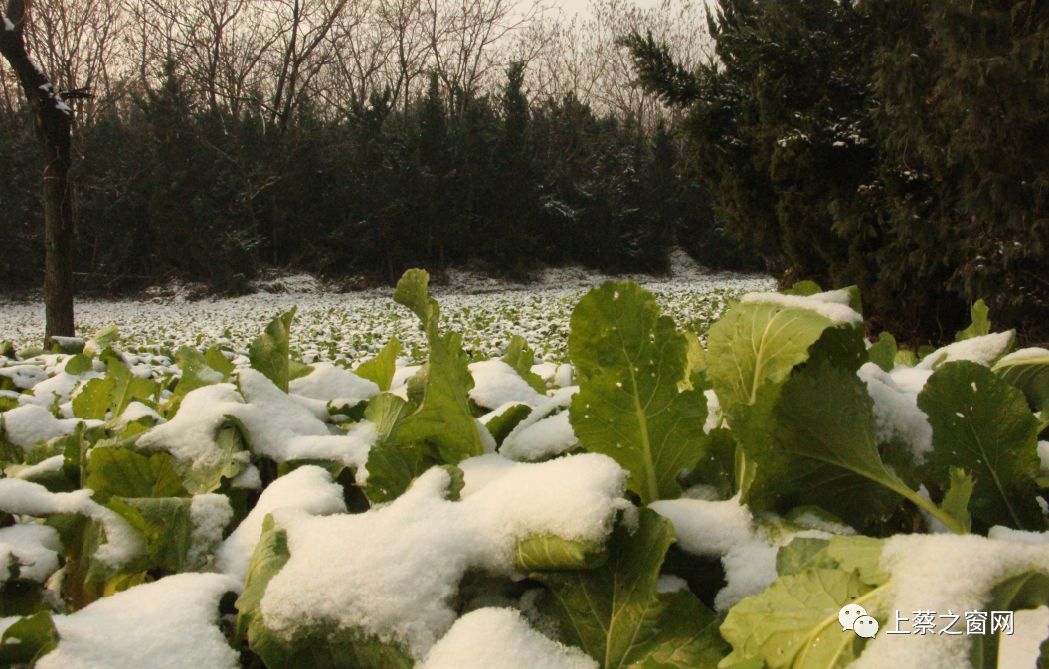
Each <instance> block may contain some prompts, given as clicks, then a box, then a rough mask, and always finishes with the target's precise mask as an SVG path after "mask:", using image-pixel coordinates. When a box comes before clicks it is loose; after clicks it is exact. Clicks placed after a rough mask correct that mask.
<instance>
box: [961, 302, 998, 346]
mask: <svg viewBox="0 0 1049 669" xmlns="http://www.w3.org/2000/svg"><path fill="white" fill-rule="evenodd" d="M971 313H972V323H971V324H970V325H969V327H967V328H965V329H964V330H959V331H958V332H956V333H955V335H954V340H955V341H964V340H966V339H972V338H973V337H982V336H983V335H986V334H990V333H991V319H990V318H989V317H988V314H989V313H990V310H989V309H988V308H987V304H986V303H985V302H984V301H983V300H976V302H975V303H974V304H973V306H972V311H971Z"/></svg>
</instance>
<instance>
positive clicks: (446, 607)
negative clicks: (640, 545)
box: [260, 454, 627, 658]
mask: <svg viewBox="0 0 1049 669" xmlns="http://www.w3.org/2000/svg"><path fill="white" fill-rule="evenodd" d="M450 480H451V479H450V476H449V474H448V472H447V471H446V470H444V469H442V468H432V469H430V470H428V471H427V472H426V473H424V474H423V475H422V476H420V477H419V478H418V479H417V480H416V481H415V483H414V484H413V485H412V487H411V488H410V489H409V490H408V491H407V492H405V493H404V494H403V495H401V497H399V498H397V499H396V500H394V501H393V502H391V503H390V504H388V505H386V506H382V507H378V508H374V509H372V510H371V511H368V512H367V513H361V514H354V515H335V516H325V517H315V516H311V515H309V514H307V513H305V512H303V511H300V510H292V509H284V510H282V511H278V512H276V513H274V519H275V520H276V522H277V523H278V525H279V526H280V527H282V528H284V529H285V530H286V531H287V535H288V548H289V552H290V554H291V557H290V559H289V560H288V562H287V564H285V566H284V568H283V569H282V570H281V571H280V572H279V573H277V575H276V576H274V577H273V579H272V580H271V581H270V582H269V585H268V587H267V588H266V593H265V595H264V596H263V598H262V602H261V605H260V607H261V612H262V618H263V621H264V623H265V625H266V626H267V627H268V628H269V629H271V630H273V631H275V632H276V633H277V634H279V635H281V636H285V637H288V638H291V637H292V636H293V635H294V634H295V633H296V631H297V630H301V628H302V625H303V622H304V621H309V622H311V623H325V622H328V623H335V624H336V625H337V626H338V627H340V628H343V629H352V628H360V629H363V630H364V631H365V632H366V633H369V634H371V635H374V636H376V637H378V638H380V639H382V640H384V641H394V642H397V643H399V644H402V645H404V646H405V647H406V648H407V649H408V650H409V651H410V652H411V653H412V655H413V656H415V657H417V658H422V657H424V656H425V654H426V652H427V651H428V650H429V649H430V648H431V647H432V646H433V645H434V643H436V642H437V640H438V639H439V638H440V637H441V635H443V634H444V633H445V632H446V631H447V630H448V629H449V628H450V627H451V625H452V623H453V622H454V621H455V618H456V612H455V610H454V609H453V608H452V606H451V600H452V599H453V597H454V595H455V594H456V592H457V587H458V584H459V581H460V580H461V579H462V577H463V575H464V574H465V573H466V571H467V570H469V569H480V570H484V571H487V572H489V573H493V574H502V575H510V574H512V572H513V559H514V549H515V548H516V546H517V544H518V543H519V542H520V541H521V540H523V539H525V538H528V537H532V536H549V535H554V536H558V537H562V538H564V539H569V540H576V541H588V542H602V541H604V540H605V538H607V536H608V534H609V532H610V531H611V526H612V522H613V520H614V516H615V512H616V510H617V509H619V508H621V507H622V506H624V505H625V504H627V502H626V501H625V500H624V499H623V497H622V494H623V490H624V486H625V483H626V475H625V473H624V472H623V471H622V470H621V469H620V468H619V466H618V465H617V464H616V463H615V462H614V461H613V460H612V459H610V458H607V457H605V456H602V455H590V454H587V455H577V456H571V457H566V458H562V459H559V460H552V461H550V462H544V463H540V464H521V463H515V464H512V466H510V467H506V468H505V469H504V471H503V472H502V473H501V475H500V476H498V477H493V478H492V479H491V480H492V481H494V480H498V482H499V483H498V485H491V484H490V483H489V485H483V486H476V487H475V488H474V489H473V490H472V492H471V494H469V495H468V496H466V497H464V498H463V499H462V501H459V502H451V501H448V500H446V499H445V495H446V492H447V488H448V485H449V483H450Z"/></svg>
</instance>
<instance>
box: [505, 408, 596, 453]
mask: <svg viewBox="0 0 1049 669" xmlns="http://www.w3.org/2000/svg"><path fill="white" fill-rule="evenodd" d="M578 444H579V439H577V438H576V436H575V431H573V430H572V424H571V423H570V422H569V420H568V412H567V411H562V412H560V413H557V414H554V415H553V416H547V417H546V418H542V419H540V420H537V421H536V422H534V423H530V424H528V425H525V426H524V427H523V428H521V430H519V431H515V432H514V433H513V438H512V439H510V438H509V437H508V438H507V439H506V443H505V445H504V446H503V448H502V453H503V454H504V455H506V456H507V457H509V458H512V459H514V460H522V461H525V462H535V461H537V460H542V459H544V458H551V457H554V456H557V455H561V454H562V453H564V452H565V451H568V450H569V449H571V448H573V447H575V446H576V445H578Z"/></svg>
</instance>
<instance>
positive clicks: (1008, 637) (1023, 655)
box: [998, 606, 1049, 669]
mask: <svg viewBox="0 0 1049 669" xmlns="http://www.w3.org/2000/svg"><path fill="white" fill-rule="evenodd" d="M1014 618H1015V619H1014V621H1013V633H1012V634H1002V635H1000V636H999V639H998V666H999V667H1003V668H1004V667H1009V669H1014V668H1015V669H1041V668H1040V667H1039V666H1038V659H1039V658H1040V657H1041V645H1042V643H1043V642H1044V641H1045V640H1046V639H1049V606H1039V607H1038V608H1037V609H1021V610H1019V611H1017V612H1016V615H1015V617H1014Z"/></svg>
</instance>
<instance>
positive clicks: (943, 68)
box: [629, 0, 1049, 340]
mask: <svg viewBox="0 0 1049 669" xmlns="http://www.w3.org/2000/svg"><path fill="white" fill-rule="evenodd" d="M711 30H712V34H713V35H714V38H715V40H716V46H717V56H718V58H717V62H715V63H711V64H709V65H707V66H704V67H702V68H700V69H699V70H698V71H696V72H690V71H686V70H684V69H683V68H681V67H678V66H677V65H676V64H675V63H674V61H673V54H671V53H669V52H668V50H666V49H664V48H661V47H660V45H658V44H656V43H655V42H653V41H652V40H651V39H646V38H645V37H643V36H640V35H635V36H633V37H632V38H630V40H629V43H630V45H631V47H632V49H633V51H634V55H635V58H636V60H637V63H638V66H639V69H640V72H641V74H642V79H643V80H644V81H645V83H646V84H647V85H649V86H650V87H652V88H654V89H656V90H658V91H659V92H661V93H662V94H663V95H664V96H665V97H666V99H667V100H669V101H671V102H673V103H675V104H678V105H680V106H683V107H687V108H688V109H689V112H690V114H689V121H688V125H689V132H688V136H689V138H690V140H691V141H690V148H689V151H688V156H689V163H690V165H691V167H692V168H693V169H694V170H695V171H696V172H697V173H698V175H699V177H700V180H701V181H702V183H704V184H706V185H707V186H708V187H710V188H711V189H712V190H713V192H714V194H715V195H716V197H717V199H718V203H719V206H720V212H719V213H720V214H721V215H722V216H723V217H724V218H725V220H726V222H727V224H728V225H729V226H730V227H731V229H732V230H734V231H735V232H736V233H737V234H738V235H739V236H740V237H742V238H743V239H744V240H745V241H746V242H747V244H748V245H749V246H750V247H752V248H754V249H755V250H757V251H758V252H759V253H760V254H761V255H762V257H763V258H764V259H765V260H766V261H767V262H768V264H769V265H770V266H771V267H772V268H773V269H775V270H776V271H778V272H780V273H782V274H783V275H784V276H785V278H786V279H788V283H789V281H790V280H794V279H801V278H809V279H815V280H817V281H825V282H829V283H833V284H843V283H858V284H859V285H860V286H861V287H862V288H863V290H864V297H865V298H866V300H867V307H868V311H869V313H870V314H871V315H872V316H873V320H874V322H875V323H876V324H877V325H880V326H883V327H891V328H892V329H894V331H897V332H902V333H905V334H906V335H907V336H908V337H922V338H933V339H938V340H939V339H944V338H946V337H949V335H950V333H952V332H953V331H954V330H955V329H957V327H958V326H959V325H960V324H961V323H962V322H963V321H964V319H965V315H966V314H967V310H968V306H969V304H971V303H972V302H975V300H977V299H979V298H984V299H986V300H988V301H990V302H992V305H993V306H994V308H995V310H996V313H997V314H998V315H999V317H1000V318H1001V320H1002V321H1003V322H1008V323H1009V324H1011V325H1017V326H1020V327H1021V328H1023V329H1024V331H1025V332H1027V333H1029V334H1030V335H1033V336H1045V333H1046V331H1047V327H1046V323H1049V281H1047V280H1046V272H1045V266H1046V263H1047V262H1049V217H1047V214H1049V202H1047V200H1046V195H1045V193H1046V183H1047V178H1049V153H1047V152H1046V150H1045V148H1044V146H1043V144H1044V142H1041V141H1040V140H1036V139H1035V138H1037V137H1041V136H1043V135H1045V134H1046V132H1047V131H1049V111H1047V110H1049V104H1047V102H1049V100H1047V99H1046V95H1047V93H1046V91H1049V87H1047V86H1046V85H1045V84H1046V82H1047V78H1049V9H1047V8H1045V7H1043V6H1040V5H1037V4H1036V3H1033V2H1006V3H988V2H974V3H963V4H959V3H954V2H948V1H946V0H924V1H905V2H882V1H875V0H868V1H866V2H836V1H834V0H816V1H810V0H789V1H787V2H772V1H769V0H721V1H720V2H719V3H718V6H717V9H716V12H715V16H714V17H713V18H712V20H711Z"/></svg>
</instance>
